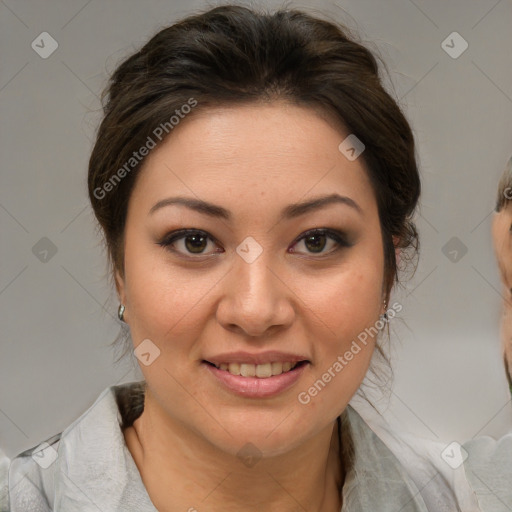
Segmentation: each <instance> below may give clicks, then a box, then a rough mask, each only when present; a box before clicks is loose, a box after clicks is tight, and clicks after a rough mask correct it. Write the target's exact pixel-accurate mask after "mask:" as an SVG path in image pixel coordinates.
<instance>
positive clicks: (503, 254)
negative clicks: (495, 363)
mask: <svg viewBox="0 0 512 512" xmlns="http://www.w3.org/2000/svg"><path fill="white" fill-rule="evenodd" d="M492 237H493V244H494V252H495V254H496V259H497V261H498V267H499V270H500V276H501V282H502V285H503V318H502V324H501V335H502V346H503V353H504V355H505V361H506V365H507V367H508V373H509V376H512V204H511V203H510V201H509V202H507V203H506V204H505V205H504V206H503V208H502V209H501V210H500V211H499V212H497V213H495V214H494V219H493V223H492ZM509 382H510V381H509Z"/></svg>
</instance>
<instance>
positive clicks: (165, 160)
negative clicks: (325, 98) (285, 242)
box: [133, 102, 375, 209]
mask: <svg viewBox="0 0 512 512" xmlns="http://www.w3.org/2000/svg"><path fill="white" fill-rule="evenodd" d="M196 112H197V113H194V114H193V115H191V116H189V117H188V118H185V119H184V120H182V121H181V122H180V124H179V125H178V126H176V127H175V128H174V130H173V131H172V133H171V134H170V136H169V137H168V138H167V139H165V140H164V142H163V143H162V144H161V145H159V146H158V147H157V148H155V149H154V150H152V152H151V153H150V154H149V155H148V157H146V160H145V163H144V165H143V168H142V170H141V172H140V176H139V178H138V180H137V185H136V187H135V188H136V190H134V192H133V193H134V194H137V195H139V196H145V197H146V198H148V199H149V198H150V199H151V200H158V199H162V196H163V195H165V194H166V193H167V194H171V193H172V194H173V195H175V194H176V192H180V193H186V194H188V195H195V196H196V197H200V198H203V199H211V200H213V199H215V200H216V201H215V202H219V201H220V199H221V198H222V199H223V200H226V201H228V202H233V203H236V202H240V200H242V196H243V201H244V203H245V204H247V202H253V203H256V204H257V203H258V201H269V202H271V203H276V204H277V203H279V204H280V205H282V204H284V203H288V202H292V200H298V199H299V198H305V197H307V196H308V195H312V196H316V195H320V194H325V193H333V192H337V193H339V194H343V195H346V196H350V197H351V198H353V199H354V200H355V201H357V202H358V203H361V206H362V207H364V208H367V209H368V208H371V207H372V205H373V206H374V203H375V198H374V193H373V189H372V187H371V185H370V180H369V178H368V174H367V171H366V168H365V164H364V161H363V158H362V157H359V158H357V159H355V160H349V159H348V158H347V157H346V156H345V155H344V154H343V153H342V152H341V151H340V149H339V146H340V144H341V143H342V142H343V141H344V140H345V139H346V138H347V136H348V135H350V134H349V132H348V131H347V130H343V129H342V128H341V124H338V125H335V124H334V123H333V122H330V121H329V120H328V119H327V118H326V117H325V116H322V115H319V114H318V113H317V112H315V111H314V110H312V109H309V108H304V107H298V106H295V105H290V104H287V103H284V102H279V103H277V102H275V103H271V104H249V105H243V106H234V107H232V106H231V107H218V108H205V109H204V110H201V109H200V108H199V107H198V110H197V111H196Z"/></svg>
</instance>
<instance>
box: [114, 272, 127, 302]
mask: <svg viewBox="0 0 512 512" xmlns="http://www.w3.org/2000/svg"><path fill="white" fill-rule="evenodd" d="M114 279H115V282H116V290H117V295H118V297H119V301H120V302H121V304H126V292H125V285H124V277H122V276H121V272H120V271H119V269H116V271H115V274H114Z"/></svg>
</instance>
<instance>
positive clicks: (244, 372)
mask: <svg viewBox="0 0 512 512" xmlns="http://www.w3.org/2000/svg"><path fill="white" fill-rule="evenodd" d="M203 363H206V364H208V365H210V366H213V367H215V368H217V369H218V370H221V371H224V372H227V373H230V374H231V375H236V376H240V377H256V378H259V379H268V378H270V377H275V376H277V375H282V374H283V373H288V372H291V371H294V370H295V369H297V368H299V367H302V366H304V365H306V364H308V363H309V361H307V360H302V361H285V362H280V361H273V362H268V363H263V364H253V363H227V362H226V363H219V364H215V363H212V362H210V361H206V360H203Z"/></svg>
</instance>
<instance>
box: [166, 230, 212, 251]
mask: <svg viewBox="0 0 512 512" xmlns="http://www.w3.org/2000/svg"><path fill="white" fill-rule="evenodd" d="M208 243H212V244H213V245H214V246H215V242H214V241H213V239H212V238H211V237H210V236H209V235H208V234H207V233H205V232H204V231H196V230H184V231H183V230H182V231H178V232H174V233H171V234H170V235H167V236H166V237H165V238H164V239H163V240H162V241H161V242H158V245H160V246H162V247H165V248H167V249H169V250H170V251H173V252H176V253H179V254H182V255H184V256H186V255H188V254H196V255H208V254H212V253H213V252H219V251H210V252H205V249H206V248H207V247H208Z"/></svg>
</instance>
